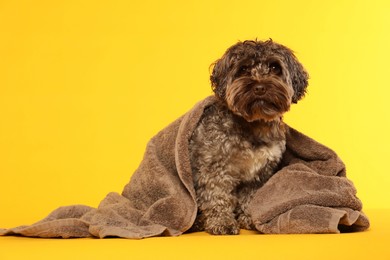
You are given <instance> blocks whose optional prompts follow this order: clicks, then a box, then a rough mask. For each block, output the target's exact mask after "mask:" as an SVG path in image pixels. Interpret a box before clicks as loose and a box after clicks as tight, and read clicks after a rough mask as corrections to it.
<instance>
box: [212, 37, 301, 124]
mask: <svg viewBox="0 0 390 260" xmlns="http://www.w3.org/2000/svg"><path fill="white" fill-rule="evenodd" d="M213 65H214V67H213V72H212V74H211V77H210V79H211V84H212V88H213V91H214V92H215V94H216V96H217V97H219V98H220V99H221V100H224V102H226V104H227V106H228V108H229V109H230V110H231V111H232V112H233V113H235V114H237V115H239V116H242V117H243V118H244V119H245V120H246V121H249V122H252V121H256V120H266V121H270V120H274V119H276V118H280V117H281V116H282V114H283V113H285V112H286V111H288V110H289V109H290V105H291V103H297V102H298V100H300V99H301V98H302V97H303V96H304V95H305V92H306V87H307V84H308V82H307V81H308V74H307V72H306V71H305V69H304V68H303V66H302V64H300V63H299V61H298V60H297V58H296V57H295V55H294V54H293V52H292V51H291V50H290V49H288V48H287V47H285V46H283V45H280V44H278V43H275V42H273V41H272V40H268V41H264V42H263V41H257V40H256V41H244V42H238V43H237V44H235V45H233V46H232V47H230V48H229V49H228V50H227V51H226V53H225V54H224V55H223V56H222V58H221V59H219V60H217V61H216V62H215V63H214V64H213Z"/></svg>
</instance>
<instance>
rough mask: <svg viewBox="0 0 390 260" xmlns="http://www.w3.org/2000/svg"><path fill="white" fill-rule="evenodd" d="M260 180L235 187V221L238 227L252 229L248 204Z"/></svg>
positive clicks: (259, 184)
mask: <svg viewBox="0 0 390 260" xmlns="http://www.w3.org/2000/svg"><path fill="white" fill-rule="evenodd" d="M260 186H261V182H255V181H253V182H250V183H247V182H246V183H243V184H241V185H240V186H239V187H238V188H237V197H238V204H237V208H236V216H237V221H238V224H239V226H240V228H243V229H247V230H254V229H255V227H254V224H253V221H252V218H251V216H250V214H249V212H248V205H249V203H250V201H251V200H252V198H253V196H254V194H255V193H256V191H257V189H258V188H260Z"/></svg>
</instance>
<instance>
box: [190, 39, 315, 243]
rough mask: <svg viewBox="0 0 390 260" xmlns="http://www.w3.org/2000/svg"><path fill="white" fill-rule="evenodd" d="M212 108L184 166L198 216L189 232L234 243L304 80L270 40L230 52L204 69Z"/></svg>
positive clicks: (287, 53)
mask: <svg viewBox="0 0 390 260" xmlns="http://www.w3.org/2000/svg"><path fill="white" fill-rule="evenodd" d="M211 68H212V73H211V76H210V80H211V86H212V89H213V92H214V94H215V96H216V98H217V102H216V103H215V104H213V105H211V106H210V107H208V108H207V109H206V110H205V111H204V114H203V116H202V118H201V120H200V122H199V124H198V126H197V127H196V129H195V131H194V132H193V134H192V136H191V138H190V143H189V149H190V160H191V168H192V171H193V180H194V187H195V191H196V200H197V205H198V214H197V217H196V220H195V223H194V225H193V226H192V228H191V230H192V231H206V232H208V233H210V234H213V235H235V234H239V232H240V229H249V230H253V229H254V223H253V221H252V220H251V217H250V214H249V213H248V204H249V202H250V201H251V199H252V197H253V195H254V193H255V192H256V190H257V189H259V188H260V187H261V186H262V185H263V184H264V183H265V182H266V181H267V180H268V179H269V178H270V177H271V176H272V175H273V174H274V173H275V172H276V171H277V170H278V168H279V167H280V166H279V164H280V161H281V158H282V155H283V153H284V151H285V149H286V127H285V124H284V123H283V121H282V117H283V114H284V113H285V112H287V111H288V110H289V109H290V106H291V104H292V103H297V102H298V101H299V100H300V99H301V98H302V97H303V96H304V95H305V93H306V88H307V85H308V78H309V76H308V73H307V72H306V70H305V69H304V67H303V66H302V64H301V63H300V62H299V61H298V60H297V58H296V56H295V55H294V53H293V52H292V51H291V50H290V49H289V48H287V47H285V46H283V45H281V44H278V43H276V42H274V41H272V39H270V40H267V41H260V40H247V41H244V42H238V43H237V44H235V45H233V46H231V47H230V48H229V49H228V50H227V51H226V52H225V54H224V55H223V56H222V58H220V59H219V60H217V61H216V62H215V63H213V64H212V66H211Z"/></svg>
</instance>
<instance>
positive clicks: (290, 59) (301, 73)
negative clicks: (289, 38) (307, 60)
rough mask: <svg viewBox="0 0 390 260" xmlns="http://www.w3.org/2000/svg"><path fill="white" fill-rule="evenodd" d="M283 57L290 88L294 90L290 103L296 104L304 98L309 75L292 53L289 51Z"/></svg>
mask: <svg viewBox="0 0 390 260" xmlns="http://www.w3.org/2000/svg"><path fill="white" fill-rule="evenodd" d="M285 57H286V62H287V66H288V70H289V72H290V77H291V82H292V87H293V89H294V95H293V98H292V102H293V103H297V102H298V101H299V100H300V99H301V98H303V97H304V96H305V93H306V88H307V85H308V79H309V74H308V73H307V71H306V70H305V68H304V67H303V66H302V64H301V63H300V62H299V61H298V59H297V58H296V57H295V55H294V54H293V52H292V51H289V54H288V55H285Z"/></svg>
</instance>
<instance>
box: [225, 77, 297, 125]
mask: <svg viewBox="0 0 390 260" xmlns="http://www.w3.org/2000/svg"><path fill="white" fill-rule="evenodd" d="M292 94H293V91H291V90H289V88H288V86H287V85H285V84H282V83H281V82H280V81H271V80H270V81H262V82H258V81H253V80H251V79H240V80H237V81H235V82H233V83H232V85H230V86H229V87H228V88H227V92H226V102H227V105H228V107H229V109H230V110H231V111H232V112H233V113H235V114H236V115H239V116H241V117H243V118H244V119H245V120H246V121H248V122H253V121H257V120H265V121H272V120H275V119H279V118H280V117H281V116H282V115H283V113H285V112H287V111H288V110H289V109H290V105H291V99H292Z"/></svg>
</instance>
